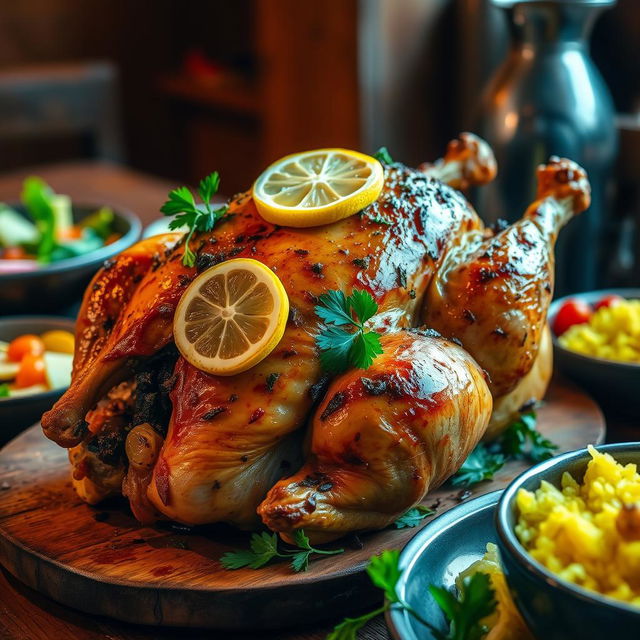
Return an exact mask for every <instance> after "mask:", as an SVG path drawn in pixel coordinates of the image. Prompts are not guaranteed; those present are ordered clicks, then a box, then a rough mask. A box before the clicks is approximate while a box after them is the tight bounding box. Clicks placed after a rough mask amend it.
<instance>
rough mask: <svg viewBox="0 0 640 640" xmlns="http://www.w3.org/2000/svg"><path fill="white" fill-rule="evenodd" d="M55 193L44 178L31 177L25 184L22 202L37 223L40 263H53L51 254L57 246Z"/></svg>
mask: <svg viewBox="0 0 640 640" xmlns="http://www.w3.org/2000/svg"><path fill="white" fill-rule="evenodd" d="M54 195H55V194H54V192H53V190H52V189H51V187H50V186H49V185H48V184H47V183H46V182H45V181H44V180H42V178H37V177H36V176H29V177H28V178H27V179H26V180H25V181H24V184H23V187H22V195H21V200H22V203H23V204H24V206H25V207H26V208H27V211H28V212H29V215H31V217H32V218H33V221H34V222H35V223H36V228H37V229H38V232H39V234H40V239H39V241H38V249H37V253H38V262H42V263H45V264H46V263H49V262H51V254H52V253H53V250H54V248H55V246H56V235H55V233H56V223H55V212H54V207H53V196H54Z"/></svg>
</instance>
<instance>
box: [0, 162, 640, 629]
mask: <svg viewBox="0 0 640 640" xmlns="http://www.w3.org/2000/svg"><path fill="white" fill-rule="evenodd" d="M30 174H35V175H39V176H42V177H43V178H44V179H45V180H46V181H47V182H49V183H50V184H51V185H52V187H53V188H54V189H55V190H56V191H58V192H61V193H67V194H69V195H70V196H71V197H72V198H73V199H75V200H77V201H81V200H86V201H88V202H91V201H93V202H105V203H109V204H112V205H114V206H116V205H118V206H120V207H125V208H128V209H130V210H131V211H133V212H134V213H136V214H137V215H138V216H139V217H140V218H141V220H142V222H143V224H149V223H150V222H152V221H153V220H154V219H156V218H158V217H159V211H158V210H159V207H160V205H161V204H162V203H163V202H164V199H165V198H166V195H167V192H168V190H169V189H170V188H172V187H173V186H175V185H172V184H171V183H169V182H168V181H165V180H161V179H158V178H154V177H151V176H147V175H144V174H141V173H138V172H135V171H132V170H130V169H124V168H121V167H117V166H114V165H110V164H104V163H86V162H82V163H67V164H61V165H55V166H46V167H35V168H33V169H32V170H30V171H28V172H25V171H20V172H15V173H11V174H4V175H2V176H0V201H3V200H4V201H11V200H15V199H16V197H17V196H18V194H19V193H20V189H21V185H22V181H23V179H24V177H25V176H26V175H30ZM607 423H608V429H609V431H608V438H607V439H608V441H628V440H637V439H639V431H638V427H637V425H636V424H634V423H633V421H631V420H628V419H623V418H620V417H618V416H615V415H613V414H609V413H608V414H607ZM1 517H2V514H0V518H1ZM82 597H83V594H82V593H79V594H78V598H79V599H81V598H82ZM336 622H337V621H336ZM332 626H333V625H331V624H328V625H326V627H324V628H315V629H307V630H303V629H298V630H291V631H278V632H273V633H261V632H252V633H245V634H231V633H227V632H222V633H217V632H214V631H199V630H189V629H157V628H148V627H137V626H134V625H128V624H124V623H119V622H116V621H113V620H108V619H105V618H97V617H95V616H90V615H86V614H83V613H80V612H77V611H74V610H72V609H69V608H66V607H63V606H61V605H58V604H56V603H55V602H53V601H51V600H49V599H48V598H45V597H44V596H41V595H40V594H39V593H37V592H36V591H33V590H31V589H29V588H27V587H25V586H23V585H22V584H21V583H19V582H18V581H17V580H16V579H15V578H13V576H11V575H10V574H8V573H7V572H5V571H3V570H0V640H63V639H67V638H69V639H70V638H73V639H74V640H98V639H103V638H104V639H109V640H156V639H157V640H178V639H180V640H182V639H185V640H199V639H203V640H204V639H205V638H206V639H211V638H221V637H224V638H226V639H228V640H250V639H251V640H254V639H255V640H276V639H278V640H322V639H323V638H325V636H326V634H327V633H328V631H329V630H330V629H331V628H332ZM360 637H361V638H362V639H363V640H389V638H390V636H389V633H388V632H387V630H386V627H385V625H384V621H383V620H382V618H378V619H375V620H373V621H372V622H371V623H370V624H369V625H367V627H366V628H365V629H364V630H363V631H362V632H361V634H360Z"/></svg>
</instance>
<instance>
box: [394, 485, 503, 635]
mask: <svg viewBox="0 0 640 640" xmlns="http://www.w3.org/2000/svg"><path fill="white" fill-rule="evenodd" d="M502 492H503V490H502V489H498V490H496V491H491V492H489V493H485V494H483V495H481V496H478V497H477V498H473V499H472V500H467V501H466V502H463V503H461V504H459V505H456V506H455V507H453V508H452V509H449V510H448V511H445V512H444V513H443V514H441V515H439V516H438V517H436V518H434V519H433V520H432V521H431V522H429V523H428V524H427V525H425V526H424V527H423V528H422V529H421V530H420V531H418V533H417V534H416V535H415V536H414V537H413V538H411V540H410V541H409V542H408V543H407V545H406V546H405V548H404V549H403V550H402V553H401V554H400V562H399V567H400V569H401V571H402V575H401V576H400V579H399V580H398V584H397V587H396V589H397V592H398V594H400V595H401V597H403V598H404V595H405V594H404V592H405V589H406V586H407V582H408V580H410V579H411V576H410V574H411V571H412V568H413V565H414V564H415V562H416V560H417V558H418V556H419V555H420V553H421V551H422V549H423V548H424V547H425V546H427V545H428V544H430V543H431V542H432V541H433V540H434V539H435V538H436V537H437V536H440V535H442V532H443V531H446V530H447V529H450V528H452V527H454V526H456V525H459V524H460V523H461V522H463V521H464V520H465V519H466V518H468V517H470V516H473V515H475V514H476V513H477V512H479V511H482V510H484V509H488V508H495V506H496V504H498V501H499V499H500V496H501V494H502ZM425 597H428V594H426V593H425ZM385 619H386V622H387V627H388V628H389V630H390V631H391V634H392V635H393V637H394V638H395V639H396V640H409V638H410V639H411V640H413V638H415V635H412V636H407V635H406V633H407V625H408V620H409V614H408V613H407V612H406V611H404V610H400V609H392V608H390V609H388V610H387V611H386V613H385Z"/></svg>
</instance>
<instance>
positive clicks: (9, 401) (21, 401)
mask: <svg viewBox="0 0 640 640" xmlns="http://www.w3.org/2000/svg"><path fill="white" fill-rule="evenodd" d="M6 320H11V321H12V322H22V321H24V322H34V323H40V322H42V324H43V329H42V331H43V332H44V331H48V329H47V328H46V326H47V324H48V323H50V322H52V321H53V322H55V323H56V325H57V324H59V323H61V322H62V323H64V324H66V323H67V321H68V323H69V330H70V331H73V327H74V325H75V320H74V319H72V318H66V317H65V316H51V315H49V316H29V315H21V316H2V317H0V331H1V330H2V324H3V322H4V321H6ZM1 339H2V338H1V337H0V340H1ZM66 390H67V387H60V388H59V389H49V390H48V391H41V392H40V393H31V394H29V395H27V396H20V397H19V398H5V399H3V400H0V410H2V409H6V408H7V407H20V406H23V405H26V404H29V403H31V402H34V401H36V400H38V401H40V400H55V399H56V398H58V397H59V396H61V395H62V394H63V393H64V392H65V391H66Z"/></svg>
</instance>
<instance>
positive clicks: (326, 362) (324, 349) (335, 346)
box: [316, 327, 359, 373]
mask: <svg viewBox="0 0 640 640" xmlns="http://www.w3.org/2000/svg"><path fill="white" fill-rule="evenodd" d="M358 335H359V334H357V333H348V332H346V331H343V330H342V329H339V328H338V327H327V329H325V331H324V332H323V333H320V334H318V335H317V336H316V344H317V345H318V348H319V349H320V364H321V365H322V368H323V369H324V370H325V371H332V372H334V373H341V372H343V371H345V370H346V369H347V368H348V366H349V360H350V355H349V354H350V352H351V346H352V345H353V342H354V340H355V339H356V338H357V337H358Z"/></svg>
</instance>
